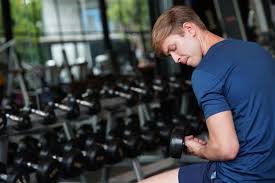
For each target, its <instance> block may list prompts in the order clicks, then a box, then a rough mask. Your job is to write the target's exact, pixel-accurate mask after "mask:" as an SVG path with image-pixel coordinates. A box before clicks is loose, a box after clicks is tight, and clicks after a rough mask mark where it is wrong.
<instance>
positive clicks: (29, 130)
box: [0, 0, 275, 183]
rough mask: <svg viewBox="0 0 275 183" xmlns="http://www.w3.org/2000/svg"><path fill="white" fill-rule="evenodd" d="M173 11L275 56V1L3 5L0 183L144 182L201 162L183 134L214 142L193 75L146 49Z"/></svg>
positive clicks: (70, 0)
mask: <svg viewBox="0 0 275 183" xmlns="http://www.w3.org/2000/svg"><path fill="white" fill-rule="evenodd" d="M174 5H187V6H190V7H192V8H193V9H194V10H195V11H196V13H197V14H198V15H199V16H200V18H201V19H202V20H203V22H204V23H205V24H206V27H207V29H208V30H209V31H211V32H213V33H215V34H217V35H219V36H222V37H225V38H233V39H241V40H246V41H253V42H257V43H259V44H260V45H262V46H263V47H264V48H265V49H266V50H268V51H269V52H270V53H271V54H272V55H274V54H275V42H274V41H273V40H274V37H275V34H274V22H275V1H273V0H266V1H265V0H264V1H258V0H196V1H193V0H1V4H0V88H1V89H0V101H1V108H0V111H1V119H0V132H1V133H0V182H5V183H15V182H22V183H23V182H24V183H34V182H38V183H55V182H58V183H91V182H100V183H107V182H108V183H127V182H137V181H140V180H143V179H145V178H146V177H149V176H152V175H156V174H158V173H161V172H164V171H166V170H170V169H173V168H176V167H179V166H180V165H182V164H193V163H199V162H205V161H206V160H204V159H200V158H197V157H195V156H192V155H190V154H188V153H187V152H186V149H185V147H184V142H183V139H182V136H183V135H188V134H192V135H195V136H200V138H202V139H207V138H208V136H207V128H206V125H205V121H204V120H205V119H204V117H203V113H202V111H201V109H200V108H199V106H198V104H197V101H196V98H195V96H194V93H193V90H192V83H191V76H192V71H193V68H191V67H189V66H186V65H180V64H176V63H174V61H172V58H164V57H158V56H156V55H155V53H154V50H153V49H152V45H151V33H152V28H153V25H154V23H155V21H156V19H157V18H158V17H159V16H160V14H161V13H162V12H163V11H165V10H166V9H168V8H170V7H172V6H174ZM175 129H176V130H175Z"/></svg>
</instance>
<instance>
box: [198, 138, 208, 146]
mask: <svg viewBox="0 0 275 183" xmlns="http://www.w3.org/2000/svg"><path fill="white" fill-rule="evenodd" d="M199 143H200V144H202V145H205V144H207V143H206V141H204V140H201V139H199Z"/></svg>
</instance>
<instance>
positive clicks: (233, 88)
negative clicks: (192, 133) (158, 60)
mask: <svg viewBox="0 0 275 183" xmlns="http://www.w3.org/2000/svg"><path fill="white" fill-rule="evenodd" d="M192 85H193V90H194V93H195V95H196V98H197V100H198V103H199V105H200V107H201V108H202V110H203V112H204V116H205V118H206V119H207V118H208V117H209V116H211V115H213V114H216V113H219V112H222V111H228V110H231V112H232V114H233V119H234V125H235V129H236V133H237V136H238V139H239V143H240V150H239V153H238V155H237V158H236V159H235V160H232V161H217V162H216V165H217V176H218V177H220V178H221V179H222V180H223V181H225V182H238V183H239V182H261V183H263V182H269V183H270V182H275V62H274V60H273V58H272V57H271V55H270V54H269V53H268V52H267V51H265V50H264V49H263V48H262V47H260V46H259V45H258V44H256V43H252V42H244V41H239V40H232V39H229V40H223V41H221V42H218V43H217V44H215V45H213V46H212V47H211V48H210V49H209V50H208V52H207V54H206V55H205V56H204V57H203V59H202V60H201V62H200V64H199V65H198V66H197V68H196V69H195V70H194V72H193V75H192ZM221 123H222V121H221Z"/></svg>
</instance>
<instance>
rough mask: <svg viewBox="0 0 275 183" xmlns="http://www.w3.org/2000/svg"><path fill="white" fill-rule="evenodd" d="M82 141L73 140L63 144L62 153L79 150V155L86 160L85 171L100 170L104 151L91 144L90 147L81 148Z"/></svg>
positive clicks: (100, 147)
mask: <svg viewBox="0 0 275 183" xmlns="http://www.w3.org/2000/svg"><path fill="white" fill-rule="evenodd" d="M82 140H83V139H80V138H78V139H73V140H70V141H69V142H67V143H65V144H64V151H68V152H69V151H72V150H73V149H81V153H82V155H83V157H84V158H85V160H86V162H87V163H86V165H87V166H86V169H87V170H88V171H93V170H97V169H99V168H101V167H102V166H103V165H104V163H105V159H106V158H105V150H104V149H103V148H102V146H100V145H98V144H96V143H93V144H92V145H90V146H87V147H86V146H81V144H82V143H83V142H82Z"/></svg>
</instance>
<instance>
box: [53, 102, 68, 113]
mask: <svg viewBox="0 0 275 183" xmlns="http://www.w3.org/2000/svg"><path fill="white" fill-rule="evenodd" d="M54 107H56V108H58V109H61V110H63V111H67V112H69V111H71V108H70V107H68V106H66V105H63V104H58V103H54Z"/></svg>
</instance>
